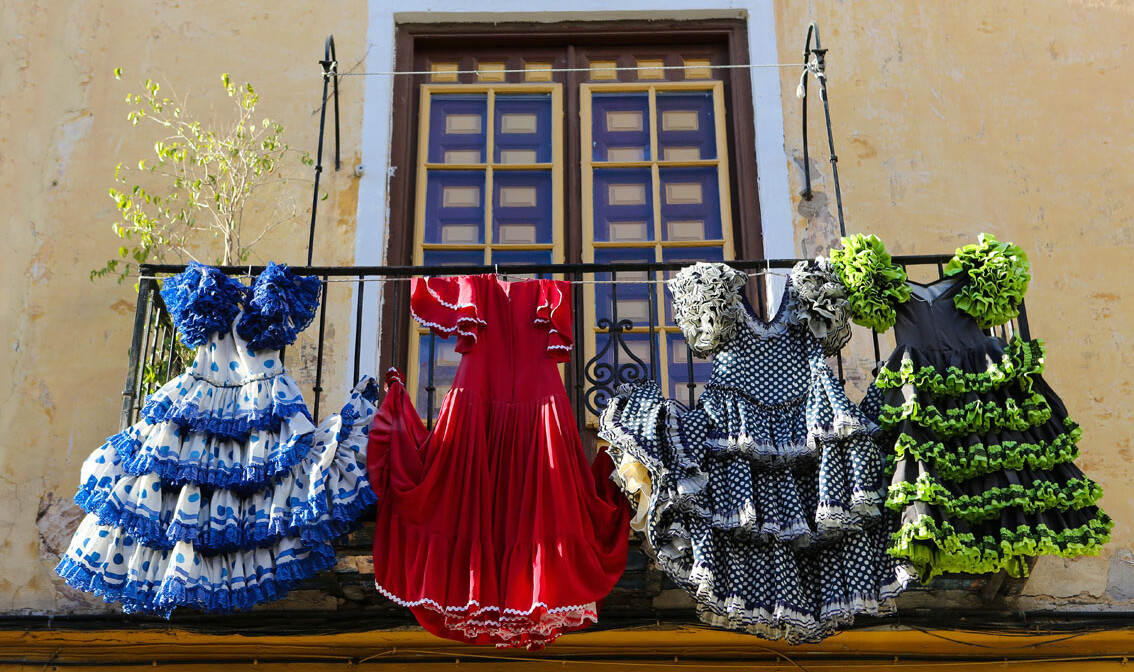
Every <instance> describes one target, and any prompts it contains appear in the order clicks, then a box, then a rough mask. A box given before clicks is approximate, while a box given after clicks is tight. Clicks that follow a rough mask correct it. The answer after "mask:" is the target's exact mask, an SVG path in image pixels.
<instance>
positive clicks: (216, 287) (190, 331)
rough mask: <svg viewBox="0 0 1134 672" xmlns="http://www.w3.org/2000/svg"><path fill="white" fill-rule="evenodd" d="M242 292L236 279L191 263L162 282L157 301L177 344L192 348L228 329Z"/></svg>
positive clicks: (239, 302)
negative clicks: (174, 331)
mask: <svg viewBox="0 0 1134 672" xmlns="http://www.w3.org/2000/svg"><path fill="white" fill-rule="evenodd" d="M245 291H246V289H245V287H244V285H242V284H240V283H239V282H237V281H236V280H233V279H232V278H230V277H228V276H227V275H225V274H224V273H221V272H220V271H218V270H217V269H215V268H212V267H211V266H205V265H203V264H199V263H197V262H195V261H194V262H190V263H189V267H188V268H186V269H185V270H184V271H182V272H181V273H178V274H177V275H175V276H173V277H172V278H168V279H167V280H166V281H165V282H164V283H163V285H162V288H161V298H162V299H163V300H164V301H165V307H166V309H168V310H169V315H170V317H171V318H172V319H173V325H174V326H175V327H176V328H177V331H178V333H180V334H181V342H182V343H184V344H185V346H186V347H189V348H195V347H197V346H200V345H203V344H205V343H207V342H208V340H209V336H211V335H213V334H215V333H218V332H221V333H224V332H228V330H229V329H231V328H232V321H233V320H234V319H236V314H237V313H238V312H240V304H241V302H242V301H243V299H244V292H245Z"/></svg>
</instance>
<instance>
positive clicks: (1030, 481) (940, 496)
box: [886, 460, 1102, 523]
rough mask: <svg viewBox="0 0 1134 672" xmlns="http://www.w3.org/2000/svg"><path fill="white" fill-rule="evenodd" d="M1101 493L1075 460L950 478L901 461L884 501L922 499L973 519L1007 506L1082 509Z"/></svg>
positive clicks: (930, 468)
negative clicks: (1039, 468)
mask: <svg viewBox="0 0 1134 672" xmlns="http://www.w3.org/2000/svg"><path fill="white" fill-rule="evenodd" d="M1101 496H1102V488H1101V487H1100V486H1099V485H1098V484H1097V483H1095V482H1094V481H1092V480H1091V479H1089V478H1087V477H1086V476H1084V475H1083V472H1082V471H1080V470H1079V468H1078V467H1076V466H1075V465H1074V464H1060V465H1056V466H1055V467H1054V468H1053V469H1051V470H1046V471H1033V470H1031V469H1022V470H1018V471H1017V470H1012V471H995V472H992V473H989V474H986V475H983V476H977V477H974V478H971V479H968V480H964V481H950V480H946V479H943V478H939V477H938V476H937V473H936V470H935V469H934V468H933V466H932V465H931V464H926V463H925V462H914V461H912V460H902V461H900V462H898V464H897V467H896V469H895V470H894V475H893V479H892V485H891V486H890V492H889V496H888V498H887V502H886V503H887V506H889V507H890V508H892V509H894V510H900V509H901V508H902V507H905V506H907V505H909V504H911V503H913V502H915V501H919V502H925V503H926V504H930V505H934V506H940V507H941V508H942V509H943V510H944V511H945V513H946V514H947V515H949V516H951V517H954V518H962V519H964V520H966V521H969V522H971V523H975V522H980V521H982V520H988V519H991V518H995V517H997V516H999V515H1000V512H1001V511H1003V510H1004V509H1007V508H1018V509H1020V510H1021V511H1023V512H1024V513H1037V512H1040V511H1046V510H1048V509H1058V510H1060V511H1065V510H1067V509H1071V508H1074V509H1081V508H1083V507H1085V506H1090V505H1092V504H1094V503H1095V502H1097V501H1098V499H1099V498H1100V497H1101Z"/></svg>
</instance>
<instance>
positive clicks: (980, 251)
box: [831, 233, 1031, 332]
mask: <svg viewBox="0 0 1134 672" xmlns="http://www.w3.org/2000/svg"><path fill="white" fill-rule="evenodd" d="M831 262H832V264H833V265H834V268H835V270H836V271H837V272H838V274H839V276H840V278H841V279H842V282H843V284H844V285H845V286H846V287H847V289H848V291H849V293H850V296H849V300H850V303H851V309H852V313H853V318H854V321H855V322H857V323H858V324H861V325H863V326H865V327H870V328H872V329H875V330H877V331H879V332H883V331H886V330H887V329H889V328H890V327H892V326H894V322H895V320H896V319H897V312H896V310H895V308H896V307H897V306H899V305H901V304H903V303H905V302H907V301H909V300H910V298H911V296H913V295H914V292H913V288H914V287H926V286H927V285H919V284H918V283H914V282H911V281H910V280H909V278H908V277H907V276H906V272H905V270H903V269H902V268H901V267H900V266H897V265H896V264H894V263H893V261H892V260H891V258H890V255H889V254H888V253H887V252H886V248H885V246H884V245H883V244H882V241H881V240H879V239H878V237H877V236H874V235H863V234H854V235H851V236H847V237H846V238H843V239H842V248H841V249H836V250H831ZM942 276H943V279H944V278H952V277H954V276H961V277H959V278H958V279H957V281H956V282H955V284H954V286H952V287H950V288H948V289H946V290H945V291H943V292H941V294H940V295H938V296H936V297H919V298H920V299H921V300H923V301H926V302H928V303H933V302H935V301H937V300H939V299H941V298H942V297H945V296H952V299H953V305H954V306H956V308H957V309H958V310H961V311H964V312H966V313H968V314H970V315H971V316H973V317H974V318H975V319H976V321H977V324H979V325H980V327H981V328H983V329H987V328H990V327H994V326H997V325H1000V324H1004V323H1005V322H1007V321H1009V320H1011V319H1012V318H1014V317H1016V316H1017V315H1018V314H1019V306H1020V304H1021V303H1022V302H1023V300H1024V294H1025V293H1026V292H1027V289H1028V283H1029V281H1030V280H1031V275H1030V265H1029V263H1028V257H1027V255H1026V254H1025V253H1024V250H1023V249H1021V248H1020V247H1019V246H1017V245H1013V244H1012V243H1008V242H1000V241H999V240H997V239H996V237H995V236H992V235H990V234H987V233H982V234H980V236H979V238H978V239H977V242H976V243H974V244H970V245H965V246H963V247H959V248H957V250H956V253H955V254H954V255H953V258H952V259H950V260H949V263H948V264H947V265H946V266H945V268H944V270H943V273H942Z"/></svg>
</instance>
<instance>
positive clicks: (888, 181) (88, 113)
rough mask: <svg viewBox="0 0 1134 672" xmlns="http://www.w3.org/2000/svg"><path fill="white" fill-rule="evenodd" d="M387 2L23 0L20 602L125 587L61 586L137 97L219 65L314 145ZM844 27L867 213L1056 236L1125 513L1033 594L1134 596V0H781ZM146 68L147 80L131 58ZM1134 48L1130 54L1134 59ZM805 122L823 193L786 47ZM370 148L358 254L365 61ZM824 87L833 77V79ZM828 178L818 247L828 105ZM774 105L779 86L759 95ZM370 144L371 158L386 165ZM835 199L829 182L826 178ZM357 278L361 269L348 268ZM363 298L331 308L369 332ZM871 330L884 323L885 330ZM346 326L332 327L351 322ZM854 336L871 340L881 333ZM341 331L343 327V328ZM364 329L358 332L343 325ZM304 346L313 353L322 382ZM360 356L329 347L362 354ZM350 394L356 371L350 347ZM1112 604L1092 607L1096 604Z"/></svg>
mask: <svg viewBox="0 0 1134 672" xmlns="http://www.w3.org/2000/svg"><path fill="white" fill-rule="evenodd" d="M366 15H367V3H366V1H365V0H343V1H342V2H338V3H335V5H334V11H327V9H326V6H325V5H323V4H317V3H309V2H302V1H300V0H292V1H289V2H274V3H270V4H269V3H258V4H253V5H241V4H234V3H230V2H221V1H217V0H200V1H197V2H192V3H188V2H183V3H177V2H172V1H165V2H141V1H139V0H120V1H110V0H106V1H105V2H97V1H90V2H84V3H71V2H51V1H48V0H25V1H24V2H18V3H4V4H0V45H2V49H3V52H2V53H3V56H2V57H0V194H2V195H3V197H4V201H5V202H4V208H3V212H4V214H5V220H6V224H7V226H6V230H7V231H8V237H7V249H6V250H5V251H4V256H3V263H2V264H0V324H2V325H3V330H4V335H5V341H4V342H3V344H2V346H3V347H0V370H2V371H4V372H5V373H6V374H7V376H8V379H9V380H8V383H9V384H8V385H7V386H6V388H4V389H6V390H8V393H7V396H5V397H4V398H3V400H2V401H0V436H3V437H4V438H3V440H2V443H0V487H3V493H2V494H0V613H19V612H24V611H27V612H37V613H43V612H65V611H90V610H92V609H99V608H102V607H101V606H100V602H99V601H97V600H91V599H89V598H86V597H84V596H81V595H79V594H77V593H75V592H74V591H71V590H69V589H67V588H65V587H62V586H60V582H58V581H57V580H56V579H55V578H54V574H53V572H52V571H51V567H52V566H53V564H54V561H55V556H54V555H53V552H54V553H57V552H59V551H60V550H62V548H63V547H65V544H66V541H67V539H68V537H69V534H70V532H71V530H72V529H73V526H74V525H75V523H77V521H78V515H77V509H75V507H73V505H71V504H70V503H69V500H70V496H71V493H72V492H73V490H74V487H75V483H76V481H77V477H78V473H79V465H80V463H81V461H82V459H83V458H84V457H85V456H86V454H87V453H88V452H89V451H90V450H91V449H92V448H94V447H95V446H97V445H98V444H99V443H100V442H101V441H102V440H103V438H104V437H105V436H106V435H108V434H110V433H112V432H113V431H115V430H116V429H117V424H118V413H119V408H120V403H121V397H120V392H121V386H122V379H123V373H124V368H125V364H126V355H127V348H128V346H129V332H130V328H131V323H132V319H133V310H134V307H133V306H134V304H133V301H134V295H133V292H132V291H131V290H130V288H129V287H123V286H116V285H114V284H113V283H112V282H107V281H103V282H98V283H94V284H92V283H91V282H90V281H89V280H88V279H87V274H88V271H89V269H91V268H93V267H95V266H96V265H98V264H99V262H100V261H102V260H104V259H105V258H106V257H107V256H109V255H110V254H112V253H113V250H114V249H115V247H116V246H117V243H116V241H115V239H114V238H113V237H112V235H111V234H110V232H109V223H110V222H111V221H113V219H114V213H113V207H112V203H111V201H110V199H109V198H107V196H106V189H107V188H108V187H109V186H110V174H111V169H112V167H113V165H114V164H115V163H116V162H117V161H119V160H126V159H131V158H138V157H142V156H145V155H146V153H147V152H148V151H149V149H148V148H149V143H150V142H151V140H150V139H149V137H148V136H144V135H143V134H138V133H131V132H129V129H128V128H127V127H126V125H125V121H124V119H123V115H124V114H125V112H126V107H125V105H124V104H123V102H122V98H123V96H124V94H125V91H126V90H127V89H130V88H132V85H133V83H134V82H135V81H136V80H137V79H138V78H141V77H144V76H147V75H149V76H164V77H166V78H168V79H169V80H170V81H172V83H173V84H175V85H176V88H177V89H178V91H182V92H183V91H190V92H191V93H192V100H193V107H194V109H198V110H201V109H207V108H208V106H209V105H212V104H219V105H223V104H225V103H226V102H227V101H226V100H225V99H223V95H222V94H221V95H218V94H220V89H219V87H218V86H217V84H216V82H217V77H218V76H219V73H221V72H224V71H227V72H230V73H231V74H232V76H233V78H234V79H236V80H238V81H244V80H249V81H252V82H253V83H255V84H256V86H257V88H258V90H259V92H260V94H261V111H263V112H264V113H265V114H269V115H271V116H273V117H275V118H278V119H279V120H280V121H282V122H283V123H284V124H285V125H286V126H287V127H288V131H289V139H290V142H291V143H292V144H293V145H295V146H297V147H303V148H313V147H314V146H315V133H316V129H317V116H315V113H316V112H317V109H318V103H319V86H320V81H319V75H318V65H317V64H316V62H315V61H316V60H317V59H318V57H319V56H320V54H321V49H322V42H323V38H324V37H325V35H327V34H328V33H332V32H333V33H334V34H335V37H336V41H337V43H338V52H339V55H340V59H341V61H342V62H343V63H344V67H349V66H352V65H353V64H354V63H355V62H356V61H361V59H362V58H363V57H364V56H363V55H364V53H365V51H366V48H367V46H366V37H367V36H366V29H367V21H366ZM811 20H818V21H819V22H820V24H821V26H822V27H823V29H824V33H823V38H824V43H825V46H827V47H828V48H829V49H830V50H831V53H830V57H829V72H830V76H831V95H832V112H833V115H834V119H835V127H836V128H835V131H836V143H837V148H838V150H839V153H840V158H841V161H840V168H841V170H842V179H843V193H844V197H845V205H846V212H847V220H848V227H849V228H850V230H852V231H871V232H874V233H877V234H878V235H880V236H881V237H882V238H883V239H884V240H886V241H887V243H888V245H889V247H890V249H891V251H893V252H895V253H929V252H942V251H949V250H952V249H953V248H954V247H956V246H957V245H960V244H963V243H966V242H969V241H971V240H973V239H975V237H976V234H977V233H978V232H980V231H982V230H987V231H990V232H993V233H996V234H997V235H999V236H1000V237H1001V238H1002V239H1010V240H1014V241H1015V242H1017V243H1019V244H1020V245H1022V246H1023V247H1024V248H1025V249H1026V250H1027V251H1028V253H1029V255H1030V256H1031V258H1032V261H1033V275H1034V279H1033V284H1032V290H1031V294H1030V295H1029V304H1028V305H1029V309H1030V310H1029V318H1030V322H1031V325H1032V329H1033V333H1035V334H1036V335H1040V336H1043V337H1044V338H1046V339H1047V342H1048V346H1049V357H1048V365H1049V374H1048V378H1049V380H1050V382H1051V383H1052V384H1053V385H1054V387H1055V388H1056V389H1057V390H1058V391H1059V392H1060V393H1061V394H1062V395H1063V396H1064V398H1065V400H1066V401H1067V404H1068V406H1069V408H1070V410H1071V411H1072V413H1073V414H1074V416H1075V417H1076V418H1077V419H1078V420H1079V421H1080V422H1081V423H1082V425H1083V426H1084V428H1085V430H1086V436H1085V438H1084V441H1083V445H1082V452H1083V457H1082V458H1081V460H1080V464H1081V465H1082V466H1083V468H1084V469H1085V470H1086V471H1087V472H1088V473H1089V474H1090V475H1092V476H1094V477H1095V478H1097V479H1098V480H1099V481H1100V482H1102V483H1103V485H1104V486H1105V487H1106V489H1107V495H1106V497H1105V499H1104V500H1103V504H1104V506H1105V507H1106V508H1107V510H1108V511H1109V512H1110V513H1111V515H1112V516H1113V517H1114V518H1115V520H1116V521H1117V523H1116V527H1115V530H1114V541H1113V542H1112V543H1111V545H1110V546H1109V547H1108V549H1107V550H1106V552H1105V553H1104V554H1103V556H1102V557H1100V558H1097V559H1083V560H1079V561H1076V562H1073V563H1065V562H1063V561H1061V560H1052V559H1045V560H1043V561H1041V563H1040V564H1039V565H1038V566H1037V568H1036V572H1035V575H1034V577H1033V578H1032V580H1031V581H1030V582H1029V584H1028V586H1027V588H1026V590H1025V593H1026V594H1027V596H1026V597H1025V598H1023V600H1022V601H1021V603H1020V606H1022V607H1024V608H1031V607H1037V606H1038V607H1045V606H1051V605H1067V604H1071V603H1073V604H1085V605H1088V607H1090V606H1091V605H1112V604H1117V603H1121V602H1124V601H1125V602H1126V606H1127V607H1129V601H1130V600H1131V599H1134V553H1132V552H1131V547H1132V546H1134V537H1132V535H1134V530H1132V528H1131V524H1130V521H1131V520H1132V516H1134V504H1132V502H1131V486H1130V485H1129V480H1130V475H1131V473H1130V466H1129V464H1130V461H1131V460H1130V457H1131V456H1130V452H1129V451H1130V450H1131V443H1130V439H1129V436H1128V429H1127V427H1128V425H1129V417H1130V411H1129V396H1130V394H1129V389H1130V383H1129V382H1128V380H1127V377H1128V372H1129V371H1131V366H1130V364H1131V361H1130V360H1131V354H1130V353H1128V352H1127V349H1126V340H1127V337H1126V336H1125V333H1126V332H1127V331H1129V330H1130V329H1131V328H1132V327H1134V315H1132V314H1131V311H1130V309H1129V306H1130V302H1131V298H1130V293H1129V287H1128V285H1129V284H1130V280H1131V279H1132V278H1134V276H1132V274H1131V273H1130V271H1128V270H1127V267H1126V264H1127V259H1128V258H1130V251H1131V250H1130V247H1131V245H1132V244H1134V221H1132V213H1134V209H1132V208H1131V205H1130V203H1129V199H1130V194H1132V193H1134V189H1132V187H1134V178H1132V177H1131V174H1130V171H1129V170H1128V169H1127V167H1128V166H1130V165H1134V147H1132V146H1131V144H1130V142H1129V136H1130V131H1131V122H1130V118H1131V114H1132V112H1134V109H1132V108H1131V103H1130V100H1131V98H1130V95H1129V92H1130V90H1131V86H1130V85H1131V83H1132V82H1131V77H1130V75H1129V74H1124V70H1123V68H1124V67H1126V66H1127V64H1128V62H1129V61H1130V57H1131V55H1132V54H1131V53H1130V52H1131V46H1130V44H1131V43H1130V40H1129V35H1131V34H1134V9H1132V8H1131V7H1130V6H1129V5H1126V4H1125V3H1119V2H1114V3H1108V2H1102V1H1095V2H1075V1H1070V0H1037V1H1035V2H1029V3H1019V2H1011V1H1008V0H1000V1H997V2H984V3H914V2H903V3H892V2H871V3H864V2H855V3H847V2H832V1H826V0H813V1H812V2H808V3H802V2H787V1H786V0H784V1H779V2H776V21H777V35H778V41H779V45H778V46H779V51H780V58H781V60H782V61H786V62H792V61H797V60H798V59H799V53H800V50H801V48H802V38H803V34H804V31H805V29H806V25H807V23H808V21H811ZM116 66H122V67H124V68H125V69H126V73H127V75H126V77H125V80H124V82H122V83H118V82H114V81H113V79H112V78H111V76H110V72H111V70H112V69H113V68H114V67H116ZM1125 72H1126V73H1128V70H1126V71H1125ZM782 82H783V91H784V109H783V112H784V116H785V136H786V148H787V154H788V158H789V164H790V171H791V173H790V174H791V179H792V191H793V193H798V191H799V188H800V179H801V173H800V171H799V166H798V159H799V155H800V142H799V132H798V125H799V116H798V115H799V104H798V101H797V100H796V99H795V98H794V96H793V95H792V92H794V90H795V86H796V83H797V74H796V73H795V72H792V71H785V72H784V73H783V78H782ZM343 93H344V95H343V100H342V129H343V138H344V143H343V149H344V161H345V164H346V166H347V167H348V170H345V171H343V172H341V173H334V172H333V171H331V170H330V169H328V170H327V171H326V172H325V173H324V182H323V184H324V185H325V189H326V190H327V192H328V194H329V198H328V199H327V201H326V202H324V203H323V205H322V206H321V213H320V223H319V226H320V233H319V239H318V240H319V242H318V245H319V248H318V251H317V256H316V262H317V263H324V264H348V263H350V262H351V261H352V254H353V252H352V251H353V249H354V216H355V212H356V209H357V181H356V180H355V179H354V178H353V177H352V176H351V175H350V174H349V167H350V166H352V165H353V164H354V163H355V162H357V160H358V158H359V157H358V155H357V152H358V147H359V139H360V133H361V126H362V106H363V96H362V79H361V78H353V79H352V78H348V79H346V80H344V84H343ZM813 102H815V103H817V101H813ZM812 110H813V112H814V114H813V117H812V118H813V119H815V120H816V123H815V124H814V125H813V127H812V131H811V132H812V157H813V160H814V162H815V164H814V165H815V167H816V170H815V171H814V173H813V174H814V179H815V180H816V190H817V192H818V196H817V198H816V200H814V201H811V202H807V203H803V202H800V201H799V199H798V197H795V198H796V200H795V202H794V204H793V205H794V207H795V211H796V217H795V222H794V223H795V227H796V234H797V235H796V239H797V241H798V244H799V248H798V252H799V253H801V254H805V255H812V254H815V253H816V252H819V251H823V250H825V249H826V248H827V247H828V246H829V245H830V244H831V243H833V242H834V240H835V239H836V237H837V236H835V231H836V229H835V223H834V218H833V214H832V213H833V208H834V204H833V191H832V189H831V184H830V182H829V180H828V179H827V176H828V175H829V173H828V169H827V166H826V163H825V157H826V150H825V146H824V144H823V138H824V130H823V127H822V126H821V123H820V122H819V121H818V120H819V119H821V116H820V115H819V114H818V111H819V108H818V107H817V106H816V107H813V108H812ZM757 113H759V111H757ZM381 169H382V167H371V168H370V170H371V171H374V170H381ZM309 197H310V191H309V186H308V185H296V187H295V192H294V198H295V199H296V201H297V204H298V207H299V214H298V216H297V218H296V220H295V222H294V223H292V224H290V225H288V226H287V227H284V228H283V229H281V230H280V232H279V235H277V236H274V237H273V239H272V241H270V242H268V243H266V244H264V245H262V246H260V247H258V248H257V253H258V257H259V259H260V260H266V259H268V258H272V259H277V260H288V261H292V262H293V263H302V262H303V260H304V250H303V245H304V244H305V241H306V221H307V217H306V215H305V210H306V208H307V207H308V200H307V199H309ZM823 199H828V200H826V201H824V200H823ZM332 291H334V292H336V294H337V295H338V296H339V297H340V298H341V297H343V296H345V293H346V290H345V289H341V288H335V289H334V290H332ZM345 310H346V306H345V305H343V303H342V302H341V301H338V302H336V303H335V304H334V305H333V307H332V314H331V316H330V319H329V320H328V325H329V326H330V328H331V329H332V330H335V329H337V330H338V332H345V330H346V329H345V326H344V325H346V324H349V321H348V320H347V319H346V318H345V314H346V313H345ZM860 336H861V334H860ZM346 338H347V337H346V335H345V333H335V334H334V338H333V342H334V343H336V344H340V346H341V344H344V343H345V339H346ZM856 342H857V345H856V346H854V349H853V350H852V351H851V356H852V357H858V358H860V359H863V358H867V357H869V353H868V352H867V351H866V350H865V349H863V344H864V343H865V342H866V341H865V339H864V338H861V337H860V338H858V339H856ZM340 346H336V347H340ZM344 352H345V350H344ZM311 354H312V353H311V352H310V351H305V350H304V343H303V342H301V344H300V345H299V346H298V347H297V348H296V355H295V359H294V360H292V361H294V362H295V364H293V365H292V368H293V372H295V373H296V376H297V378H299V379H300V381H301V382H307V383H310V381H311V378H312V372H311V370H310V367H309V366H305V365H304V363H305V362H308V363H309V362H310V361H311ZM339 360H345V357H339V358H336V357H335V356H334V355H333V353H331V355H330V356H328V357H327V358H326V361H328V362H330V363H331V364H333V365H335V366H337V367H340V368H345V367H346V366H348V363H347V362H346V361H339ZM327 376H328V381H329V382H328V383H327V384H326V387H327V390H328V395H329V397H328V399H327V403H329V404H334V403H335V399H336V395H337V390H339V389H341V385H342V384H343V383H345V382H346V381H345V374H344V372H343V371H342V370H339V369H336V370H332V371H329V372H328V373H327ZM1092 608H1093V607H1092Z"/></svg>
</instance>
